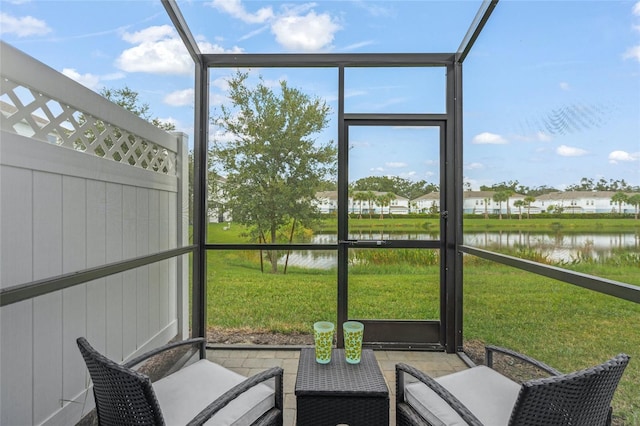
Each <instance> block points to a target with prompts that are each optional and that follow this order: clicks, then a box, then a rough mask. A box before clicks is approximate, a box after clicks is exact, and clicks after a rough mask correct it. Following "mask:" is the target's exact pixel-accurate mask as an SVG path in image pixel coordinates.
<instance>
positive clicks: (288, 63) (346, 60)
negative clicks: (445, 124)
mask: <svg viewBox="0 0 640 426" xmlns="http://www.w3.org/2000/svg"><path fill="white" fill-rule="evenodd" d="M455 56H456V55H455V53H307V54H303V53H242V54H234V53H210V54H203V55H202V58H203V62H204V64H205V65H206V66H207V67H215V68H239V67H240V68H248V67H261V68H280V67H282V68H287V67H288V68H332V67H340V66H344V67H445V66H447V65H448V64H450V63H452V62H453V61H454V59H455Z"/></svg>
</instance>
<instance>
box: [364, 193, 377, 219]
mask: <svg viewBox="0 0 640 426" xmlns="http://www.w3.org/2000/svg"><path fill="white" fill-rule="evenodd" d="M365 198H366V200H367V202H368V203H369V219H371V203H373V201H374V200H375V199H376V194H374V193H373V191H367V192H365Z"/></svg>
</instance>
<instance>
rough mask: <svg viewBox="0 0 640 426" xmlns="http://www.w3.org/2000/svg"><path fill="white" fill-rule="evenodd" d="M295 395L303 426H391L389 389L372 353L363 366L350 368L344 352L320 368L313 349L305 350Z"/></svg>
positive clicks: (368, 352) (365, 356) (364, 354)
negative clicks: (338, 425) (345, 425)
mask: <svg viewBox="0 0 640 426" xmlns="http://www.w3.org/2000/svg"><path fill="white" fill-rule="evenodd" d="M295 394H296V404H297V407H296V409H297V414H296V416H297V422H298V425H300V426H302V425H304V426H320V425H323V426H326V425H336V424H348V425H349V426H375V425H383V426H388V425H389V389H388V388H387V384H386V382H385V380H384V377H383V375H382V372H381V371H380V367H379V366H378V362H377V361H376V358H375V356H374V354H373V351H372V350H370V349H365V350H363V351H362V359H361V361H360V363H359V364H347V362H346V361H345V355H344V350H342V349H334V350H333V353H332V356H331V362H330V363H329V364H318V363H316V361H315V353H314V350H313V348H305V349H302V350H301V352H300V362H299V364H298V376H297V378H296V387H295Z"/></svg>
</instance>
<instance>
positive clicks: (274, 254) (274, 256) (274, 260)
mask: <svg viewBox="0 0 640 426" xmlns="http://www.w3.org/2000/svg"><path fill="white" fill-rule="evenodd" d="M275 242H276V228H275V226H272V227H271V243H272V244H273V243H275ZM269 254H270V256H269V257H270V258H271V272H272V273H274V274H275V273H277V272H278V251H277V250H271V251H270V252H269Z"/></svg>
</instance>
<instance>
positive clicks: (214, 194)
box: [207, 176, 231, 223]
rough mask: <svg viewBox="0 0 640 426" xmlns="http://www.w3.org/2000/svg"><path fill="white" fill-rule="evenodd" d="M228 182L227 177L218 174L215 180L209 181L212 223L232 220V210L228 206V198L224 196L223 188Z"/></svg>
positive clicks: (210, 219) (209, 206)
mask: <svg viewBox="0 0 640 426" xmlns="http://www.w3.org/2000/svg"><path fill="white" fill-rule="evenodd" d="M226 182H227V178H225V177H224V176H216V178H215V179H214V180H213V182H211V181H210V182H209V199H208V200H207V203H208V206H207V207H208V210H209V222H210V223H223V222H231V212H229V211H228V210H227V208H226V204H227V200H226V199H225V198H224V192H223V190H222V188H223V186H224V184H225V183H226Z"/></svg>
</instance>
